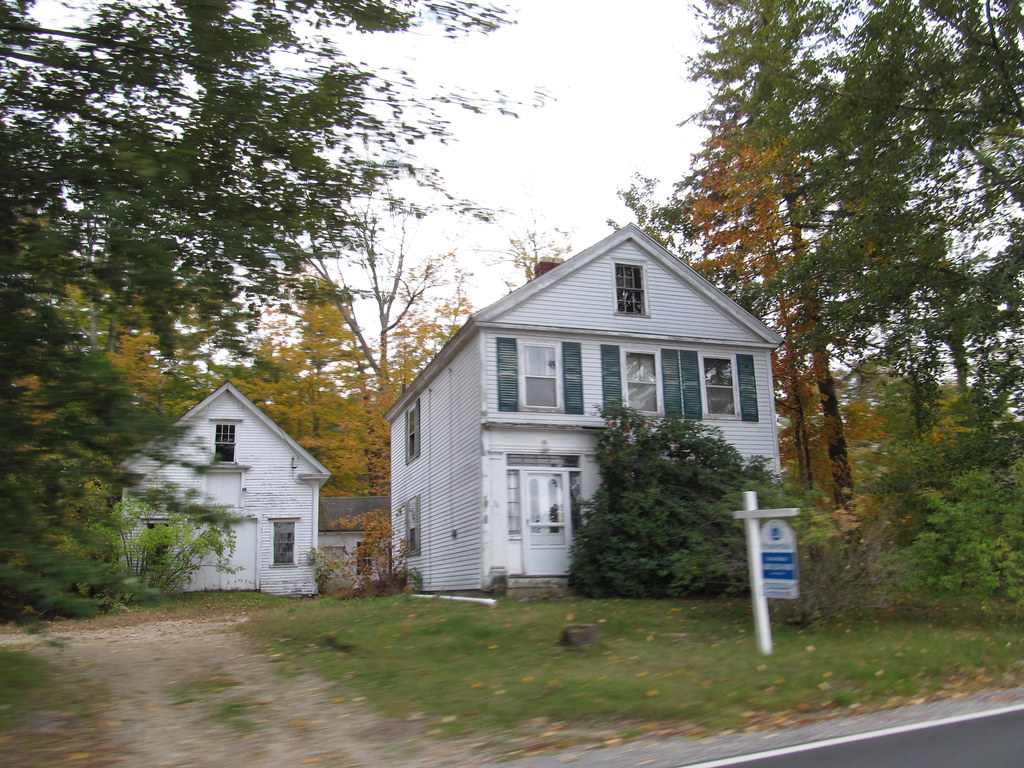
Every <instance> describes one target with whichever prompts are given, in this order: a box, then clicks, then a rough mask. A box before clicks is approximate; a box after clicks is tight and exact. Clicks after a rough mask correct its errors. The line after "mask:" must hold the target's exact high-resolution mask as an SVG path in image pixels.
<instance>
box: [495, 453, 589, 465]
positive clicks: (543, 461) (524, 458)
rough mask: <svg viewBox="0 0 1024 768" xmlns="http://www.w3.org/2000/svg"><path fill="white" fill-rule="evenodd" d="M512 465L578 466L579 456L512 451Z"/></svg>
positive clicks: (510, 460) (510, 462)
mask: <svg viewBox="0 0 1024 768" xmlns="http://www.w3.org/2000/svg"><path fill="white" fill-rule="evenodd" d="M508 465H509V466H510V467H578V466H579V465H580V457H579V456H560V455H557V454H533V453H510V454H509V455H508Z"/></svg>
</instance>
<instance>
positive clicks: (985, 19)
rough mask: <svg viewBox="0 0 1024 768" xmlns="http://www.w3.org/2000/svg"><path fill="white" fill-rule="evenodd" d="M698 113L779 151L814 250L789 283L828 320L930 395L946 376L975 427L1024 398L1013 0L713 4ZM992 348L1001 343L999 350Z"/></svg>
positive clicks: (1018, 63)
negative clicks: (813, 293) (813, 297)
mask: <svg viewBox="0 0 1024 768" xmlns="http://www.w3.org/2000/svg"><path fill="white" fill-rule="evenodd" d="M708 8H709V11H710V12H709V13H708V15H707V18H706V22H707V30H708V31H707V34H706V42H707V43H708V48H707V49H706V52H705V53H703V54H701V55H700V56H698V57H697V59H696V60H695V69H694V72H695V76H697V77H699V78H701V79H704V80H705V81H706V82H707V83H708V84H709V86H710V88H711V91H712V106H711V107H710V108H709V109H708V110H707V111H706V112H705V113H704V114H703V116H702V119H703V120H704V122H705V123H706V124H707V125H709V126H712V127H714V126H721V125H735V126H736V127H737V131H736V139H737V140H738V141H740V142H742V143H743V144H744V145H745V146H748V147H754V148H756V147H764V146H770V145H773V144H778V142H780V141H782V140H785V141H786V142H787V147H788V149H787V151H788V153H789V156H790V160H791V163H792V166H793V167H794V168H796V169H799V174H798V175H797V176H796V178H795V184H794V190H795V191H796V192H797V193H798V194H799V196H800V198H799V199H800V202H801V206H800V210H799V219H798V221H799V224H800V225H801V226H802V228H803V231H804V232H805V234H806V238H807V241H808V248H807V250H806V253H805V254H804V256H803V257H802V258H800V259H799V260H797V261H796V262H795V263H794V268H793V269H792V270H790V277H791V280H792V281H794V282H795V281H800V282H802V283H805V284H813V285H815V286H816V287H817V288H818V290H819V291H820V292H821V295H822V298H823V302H822V307H821V314H822V321H823V323H824V324H825V325H826V327H829V328H834V329H837V330H841V331H842V332H843V333H844V334H845V335H846V338H847V339H848V345H849V346H850V348H852V349H854V350H863V351H875V349H876V348H878V349H879V351H880V352H881V353H882V354H883V355H884V359H886V361H887V362H888V363H889V364H890V365H891V366H892V367H893V369H894V370H895V371H896V372H898V373H900V374H904V375H906V376H908V377H909V378H910V379H911V381H912V382H913V384H914V392H915V393H916V394H917V395H918V396H919V399H920V400H921V401H922V402H921V405H922V406H923V405H926V404H927V403H926V402H925V401H926V400H927V399H928V397H927V396H929V395H931V394H933V393H935V392H936V391H937V388H936V386H935V385H936V381H937V380H938V379H939V378H940V377H941V376H943V375H945V374H946V373H947V372H949V371H952V372H953V373H954V374H955V376H956V379H957V381H958V383H959V386H960V390H961V392H962V393H963V394H964V395H969V396H970V398H971V401H972V403H973V406H974V408H973V414H972V418H973V419H974V420H975V423H977V424H985V423H989V424H991V423H992V421H993V419H998V418H999V417H1000V415H1001V414H1002V413H1004V412H1005V407H1006V405H1007V403H1008V400H1007V398H1008V397H1010V398H1019V396H1020V394H1021V387H1020V382H1021V370H1020V365H1019V362H1018V361H1019V356H1017V354H1016V351H1017V349H1018V347H1019V343H1020V339H1019V337H1020V334H1019V329H1020V327H1021V324H1020V320H1021V318H1020V316H1019V307H1020V305H1021V301H1020V293H1021V279H1020V278H1021V265H1022V262H1021V259H1020V257H1019V252H1020V242H1019V240H1020V235H1021V232H1022V225H1021V221H1022V219H1021V216H1020V214H1021V212H1022V210H1021V204H1022V202H1024V196H1022V195H1021V185H1020V181H1019V180H1020V178H1021V173H1020V171H1021V170H1022V168H1021V158H1022V155H1021V154H1020V141H1021V128H1022V127H1024V126H1022V119H1024V109H1022V101H1021V97H1020V92H1021V88H1022V86H1024V67H1022V61H1024V56H1022V50H1021V45H1022V43H1021V39H1020V21H1021V14H1020V10H1019V8H1018V7H1017V4H1016V3H1014V2H1003V1H1001V0H993V1H992V2H967V3H945V2H926V1H923V0H884V1H883V2H878V3H872V4H870V5H867V6H860V5H850V4H846V3H839V2H834V1H833V0H817V1H815V2H809V3H808V2H799V3H798V2H789V0H784V1H783V2H761V1H760V0H755V1H754V2H742V3H733V2H722V3H718V2H716V3H712V4H709V6H708ZM994 339H998V342H997V343H993V340H994Z"/></svg>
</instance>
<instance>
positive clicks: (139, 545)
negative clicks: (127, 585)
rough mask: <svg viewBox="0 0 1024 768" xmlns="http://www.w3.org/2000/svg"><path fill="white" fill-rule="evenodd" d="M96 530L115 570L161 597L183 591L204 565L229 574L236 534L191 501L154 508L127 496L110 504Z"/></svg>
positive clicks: (156, 505) (207, 510) (223, 522)
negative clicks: (105, 519) (108, 513)
mask: <svg viewBox="0 0 1024 768" xmlns="http://www.w3.org/2000/svg"><path fill="white" fill-rule="evenodd" d="M101 531H102V532H103V533H104V534H105V535H106V540H107V544H108V547H109V552H108V557H109V559H110V561H111V563H112V564H113V565H114V567H115V568H119V569H121V570H122V571H124V572H127V573H128V574H130V575H131V576H133V577H134V578H135V579H137V580H138V581H139V582H140V583H142V584H145V585H146V586H148V587H150V588H152V589H156V590H159V591H160V592H163V593H165V594H172V593H175V592H180V591H181V590H183V589H184V588H185V587H187V586H188V584H189V582H190V581H191V580H192V576H193V575H194V574H195V572H196V571H198V570H199V567H200V565H201V563H203V562H211V561H212V563H213V564H214V566H215V567H216V568H217V570H219V571H223V572H231V570H232V568H231V566H230V558H231V554H232V553H233V552H234V549H235V534H234V533H233V532H232V531H231V529H230V526H229V525H228V523H227V522H226V521H225V520H220V519H217V515H216V514H215V513H213V514H211V510H209V509H208V508H206V507H203V506H202V505H200V504H198V503H196V502H195V501H194V500H191V499H186V500H185V501H184V503H167V504H158V503H151V502H147V501H143V500H141V499H137V498H135V497H132V496H127V497H125V498H124V499H123V500H122V501H120V502H118V503H117V504H116V505H114V510H113V513H112V514H111V516H110V520H109V522H107V523H106V524H105V525H103V526H102V527H101Z"/></svg>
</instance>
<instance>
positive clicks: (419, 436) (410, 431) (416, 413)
mask: <svg viewBox="0 0 1024 768" xmlns="http://www.w3.org/2000/svg"><path fill="white" fill-rule="evenodd" d="M421 430H422V419H421V411H420V401H419V398H417V399H416V402H415V403H414V404H413V406H412V407H411V408H409V410H408V411H406V412H405V460H406V461H407V462H409V461H412V460H413V459H415V458H416V457H417V456H419V455H420V445H421V443H422V442H423V433H422V431H421Z"/></svg>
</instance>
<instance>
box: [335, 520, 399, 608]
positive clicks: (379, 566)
mask: <svg viewBox="0 0 1024 768" xmlns="http://www.w3.org/2000/svg"><path fill="white" fill-rule="evenodd" d="M348 525H349V526H350V527H351V528H353V529H354V530H360V531H362V532H363V539H362V541H361V542H360V544H359V547H358V548H357V549H356V551H355V552H354V553H352V556H351V557H350V558H348V560H347V561H345V562H344V563H343V564H342V565H341V567H340V569H339V570H340V575H341V579H342V581H343V582H344V583H345V584H346V586H345V587H343V588H342V589H341V590H340V592H339V596H340V597H341V598H343V599H348V598H362V597H386V596H388V595H398V594H401V593H402V591H403V590H404V589H405V587H406V585H407V584H408V581H409V565H408V545H407V544H406V542H405V541H404V540H395V539H394V537H393V533H392V528H391V512H390V511H389V510H386V509H378V510H374V511H373V512H367V513H365V514H363V515H358V516H357V517H354V518H352V519H351V520H350V521H349V523H348Z"/></svg>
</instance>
